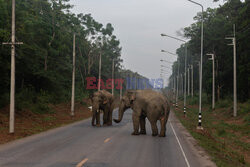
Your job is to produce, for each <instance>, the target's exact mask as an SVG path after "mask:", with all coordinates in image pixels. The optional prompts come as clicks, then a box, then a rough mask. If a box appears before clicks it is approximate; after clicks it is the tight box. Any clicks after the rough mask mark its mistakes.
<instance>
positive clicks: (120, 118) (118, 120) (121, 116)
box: [114, 108, 124, 123]
mask: <svg viewBox="0 0 250 167" xmlns="http://www.w3.org/2000/svg"><path fill="white" fill-rule="evenodd" d="M123 114H124V110H122V109H121V108H119V118H118V119H114V121H115V122H116V123H119V122H121V121H122V118H123Z"/></svg>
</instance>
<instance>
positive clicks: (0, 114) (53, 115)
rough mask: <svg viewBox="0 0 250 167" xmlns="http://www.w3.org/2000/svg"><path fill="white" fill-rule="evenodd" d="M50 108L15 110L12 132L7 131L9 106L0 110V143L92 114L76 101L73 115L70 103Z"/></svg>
mask: <svg viewBox="0 0 250 167" xmlns="http://www.w3.org/2000/svg"><path fill="white" fill-rule="evenodd" d="M50 108H51V112H49V113H46V114H38V113H33V112H31V111H28V110H26V111H16V115H15V133H14V134H9V133H8V130H9V107H5V108H3V109H2V110H0V144H3V143H7V142H9V141H12V140H15V139H19V138H23V137H26V136H30V135H32V134H36V133H39V132H42V131H46V130H48V129H52V128H55V127H60V126H62V125H66V124H70V123H73V122H76V121H79V120H83V119H86V118H89V117H90V116H91V114H92V113H91V111H90V110H89V109H88V108H87V107H86V106H84V105H82V104H81V103H76V105H75V116H74V117H72V116H71V115H70V103H68V104H58V105H51V106H50Z"/></svg>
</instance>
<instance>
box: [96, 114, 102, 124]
mask: <svg viewBox="0 0 250 167" xmlns="http://www.w3.org/2000/svg"><path fill="white" fill-rule="evenodd" d="M96 126H98V127H100V126H101V124H100V110H99V111H98V112H97V113H96Z"/></svg>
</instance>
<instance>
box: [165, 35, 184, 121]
mask: <svg viewBox="0 0 250 167" xmlns="http://www.w3.org/2000/svg"><path fill="white" fill-rule="evenodd" d="M161 36H162V37H169V38H172V39H175V40H177V41H181V42H183V43H185V74H184V76H185V81H184V116H186V96H187V95H186V89H187V41H185V40H183V39H179V38H176V37H173V36H170V35H166V34H161Z"/></svg>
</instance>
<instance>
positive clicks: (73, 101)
mask: <svg viewBox="0 0 250 167" xmlns="http://www.w3.org/2000/svg"><path fill="white" fill-rule="evenodd" d="M75 70H76V34H75V33H74V35H73V70H72V94H71V95H72V96H71V116H74V115H75Z"/></svg>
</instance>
